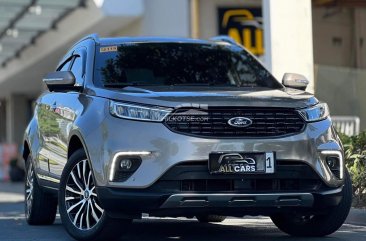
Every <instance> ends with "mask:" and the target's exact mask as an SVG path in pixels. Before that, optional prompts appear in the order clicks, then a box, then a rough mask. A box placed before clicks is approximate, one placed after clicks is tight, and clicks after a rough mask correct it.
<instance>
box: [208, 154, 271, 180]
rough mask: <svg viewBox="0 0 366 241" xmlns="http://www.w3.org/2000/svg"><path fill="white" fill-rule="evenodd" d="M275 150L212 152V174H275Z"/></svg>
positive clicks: (210, 157) (209, 163) (209, 165)
mask: <svg viewBox="0 0 366 241" xmlns="http://www.w3.org/2000/svg"><path fill="white" fill-rule="evenodd" d="M275 163H276V159H275V152H230V151H228V152H225V151H223V152H211V153H209V158H208V170H209V172H210V174H273V173H275Z"/></svg>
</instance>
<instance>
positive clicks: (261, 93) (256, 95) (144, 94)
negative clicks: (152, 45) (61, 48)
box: [89, 86, 318, 108]
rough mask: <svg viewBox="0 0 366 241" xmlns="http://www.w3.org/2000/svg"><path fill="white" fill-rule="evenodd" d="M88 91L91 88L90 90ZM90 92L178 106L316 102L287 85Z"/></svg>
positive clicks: (301, 104) (289, 105) (300, 105)
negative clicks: (278, 86)
mask: <svg viewBox="0 0 366 241" xmlns="http://www.w3.org/2000/svg"><path fill="white" fill-rule="evenodd" d="M89 91H91V90H89ZM92 92H93V93H90V94H93V95H96V96H100V97H104V98H109V99H113V100H117V101H128V102H134V103H141V104H149V105H157V106H165V107H173V108H176V107H179V106H195V107H199V106H201V107H202V106H248V107H286V108H304V107H308V106H311V105H314V104H316V103H318V100H317V99H316V98H315V97H314V96H313V95H312V94H310V93H308V92H305V91H300V90H295V89H290V88H284V89H267V88H237V89H235V90H233V87H228V88H218V87H181V86H171V87H170V86H167V87H156V86H154V87H150V86H149V87H138V88H137V87H126V88H123V89H118V90H116V89H102V88H94V89H93V91H92Z"/></svg>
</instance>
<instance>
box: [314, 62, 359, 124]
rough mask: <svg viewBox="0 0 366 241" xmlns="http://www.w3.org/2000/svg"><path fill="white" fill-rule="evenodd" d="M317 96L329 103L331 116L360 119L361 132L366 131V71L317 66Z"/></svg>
mask: <svg viewBox="0 0 366 241" xmlns="http://www.w3.org/2000/svg"><path fill="white" fill-rule="evenodd" d="M315 75H316V78H317V82H316V92H315V94H316V96H317V98H318V99H320V100H321V101H325V102H327V103H328V105H329V108H330V112H331V115H350V116H358V117H360V121H361V122H360V124H361V128H360V130H364V129H366V108H365V107H364V103H366V95H365V90H366V81H365V80H366V70H361V69H354V68H347V67H337V66H325V65H317V66H316V68H315Z"/></svg>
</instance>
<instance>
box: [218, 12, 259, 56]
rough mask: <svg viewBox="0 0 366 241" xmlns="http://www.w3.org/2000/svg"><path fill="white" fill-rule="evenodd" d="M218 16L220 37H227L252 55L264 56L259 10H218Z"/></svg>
mask: <svg viewBox="0 0 366 241" xmlns="http://www.w3.org/2000/svg"><path fill="white" fill-rule="evenodd" d="M218 16H219V19H218V20H219V21H218V26H219V34H220V35H229V36H230V37H232V38H233V39H234V40H235V41H236V42H238V43H239V44H241V45H243V46H244V47H245V48H247V49H248V50H249V51H250V52H251V53H252V54H254V55H257V56H261V55H263V54H264V47H263V24H262V10H261V8H219V9H218Z"/></svg>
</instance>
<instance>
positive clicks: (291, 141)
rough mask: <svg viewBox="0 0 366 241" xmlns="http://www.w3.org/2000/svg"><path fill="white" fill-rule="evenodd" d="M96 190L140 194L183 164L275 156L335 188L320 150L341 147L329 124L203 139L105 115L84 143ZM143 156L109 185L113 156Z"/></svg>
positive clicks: (336, 183)
mask: <svg viewBox="0 0 366 241" xmlns="http://www.w3.org/2000/svg"><path fill="white" fill-rule="evenodd" d="M85 143H86V146H87V149H88V154H89V158H90V160H91V162H92V166H93V170H94V175H95V179H96V184H97V185H98V186H101V187H102V186H105V187H116V188H132V189H145V188H148V187H150V186H152V185H153V184H154V183H155V182H157V181H158V180H159V179H160V178H161V177H162V176H163V175H164V174H165V173H166V172H167V171H168V170H169V169H171V168H172V167H174V166H175V165H177V164H180V163H184V162H202V161H207V159H208V155H209V153H210V152H217V151H240V152H246V151H247V152H269V151H271V152H275V153H276V160H277V161H287V162H302V163H305V164H306V165H308V166H310V167H311V168H312V169H313V170H314V171H315V173H316V174H317V175H318V176H319V178H320V179H321V180H322V181H323V182H324V183H325V184H326V185H327V186H329V187H333V188H336V187H340V186H341V185H342V184H343V180H342V179H339V178H337V177H336V176H335V175H334V174H333V173H332V172H331V170H330V169H329V168H328V166H327V165H326V163H325V156H324V155H323V154H322V152H324V151H337V152H339V153H341V155H343V151H342V147H341V145H340V143H339V142H338V138H337V136H336V134H335V132H334V130H333V128H332V125H331V121H330V119H325V120H322V121H319V122H314V123H308V124H307V126H306V128H305V130H304V131H303V132H301V133H299V134H296V135H292V136H287V137H281V138H262V139H253V138H252V139H250V138H248V139H208V138H198V137H191V136H186V135H182V134H177V133H173V132H171V131H170V130H169V129H168V128H167V127H165V126H164V125H163V124H162V123H151V122H141V121H133V120H124V119H119V118H115V117H112V116H107V117H106V119H105V120H104V121H103V123H102V127H100V128H95V129H94V131H92V132H91V133H90V134H89V135H88V136H86V138H85ZM121 152H122V153H129V152H143V153H148V154H146V155H141V159H142V162H141V165H140V166H139V168H138V169H137V170H136V171H135V172H134V173H133V174H132V175H131V176H130V177H129V178H128V179H127V180H125V181H121V182H112V181H110V173H111V170H112V169H113V168H112V167H113V160H114V159H115V156H116V155H118V153H121Z"/></svg>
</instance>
